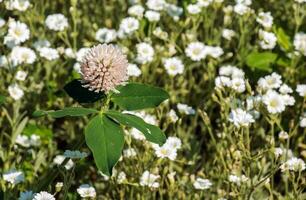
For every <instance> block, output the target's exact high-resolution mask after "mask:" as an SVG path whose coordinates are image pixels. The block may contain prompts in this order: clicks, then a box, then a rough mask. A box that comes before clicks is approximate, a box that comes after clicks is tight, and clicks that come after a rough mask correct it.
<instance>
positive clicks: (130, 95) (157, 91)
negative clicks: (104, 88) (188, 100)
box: [111, 83, 169, 110]
mask: <svg viewBox="0 0 306 200" xmlns="http://www.w3.org/2000/svg"><path fill="white" fill-rule="evenodd" d="M117 89H118V91H119V93H114V94H113V95H112V96H111V100H112V101H113V102H114V103H115V104H117V105H119V106H120V107H121V108H123V109H126V110H140V109H145V108H154V107H156V106H158V105H159V104H160V103H162V102H163V101H165V100H166V99H168V98H169V94H168V93H167V92H166V91H165V90H163V89H161V88H158V87H154V86H149V85H144V84H139V83H128V84H126V85H125V86H120V87H118V88H117Z"/></svg>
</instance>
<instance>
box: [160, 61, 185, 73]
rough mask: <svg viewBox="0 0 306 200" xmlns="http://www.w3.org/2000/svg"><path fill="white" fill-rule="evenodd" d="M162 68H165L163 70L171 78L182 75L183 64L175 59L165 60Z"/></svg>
mask: <svg viewBox="0 0 306 200" xmlns="http://www.w3.org/2000/svg"><path fill="white" fill-rule="evenodd" d="M164 66H165V69H166V70H167V73H168V74H169V75H171V76H175V75H177V74H182V73H183V71H184V64H183V62H182V61H181V60H180V59H179V58H177V57H173V58H167V59H165V61H164Z"/></svg>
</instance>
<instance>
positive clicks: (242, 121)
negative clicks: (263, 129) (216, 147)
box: [229, 108, 255, 128]
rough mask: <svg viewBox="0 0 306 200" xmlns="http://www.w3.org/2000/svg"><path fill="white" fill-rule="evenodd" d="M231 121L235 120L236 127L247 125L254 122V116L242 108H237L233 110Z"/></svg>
mask: <svg viewBox="0 0 306 200" xmlns="http://www.w3.org/2000/svg"><path fill="white" fill-rule="evenodd" d="M229 121H230V122H233V123H234V125H235V126H236V127H238V128H239V127H247V126H249V125H250V123H254V122H255V120H254V118H253V116H252V115H251V114H249V113H247V112H246V111H244V110H242V109H241V108H236V109H234V110H232V111H231V113H230V116H229Z"/></svg>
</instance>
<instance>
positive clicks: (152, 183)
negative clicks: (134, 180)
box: [139, 171, 160, 188]
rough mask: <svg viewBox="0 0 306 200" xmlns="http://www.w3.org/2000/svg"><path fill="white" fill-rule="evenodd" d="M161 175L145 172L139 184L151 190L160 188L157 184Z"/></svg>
mask: <svg viewBox="0 0 306 200" xmlns="http://www.w3.org/2000/svg"><path fill="white" fill-rule="evenodd" d="M159 178H160V176H159V175H155V174H151V173H150V172H149V171H145V172H144V173H143V174H142V176H141V177H140V182H139V184H140V185H141V186H148V187H151V188H158V187H159V183H158V182H156V180H157V179H159Z"/></svg>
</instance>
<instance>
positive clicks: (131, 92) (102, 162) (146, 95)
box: [29, 80, 169, 176]
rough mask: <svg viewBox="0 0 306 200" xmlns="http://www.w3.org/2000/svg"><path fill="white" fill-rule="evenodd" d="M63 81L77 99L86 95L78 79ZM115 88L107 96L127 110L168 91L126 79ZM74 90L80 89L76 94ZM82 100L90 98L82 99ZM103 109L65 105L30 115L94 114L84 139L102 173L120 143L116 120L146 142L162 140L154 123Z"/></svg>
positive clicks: (107, 169) (159, 99)
mask: <svg viewBox="0 0 306 200" xmlns="http://www.w3.org/2000/svg"><path fill="white" fill-rule="evenodd" d="M67 85H68V87H67V86H66V87H65V89H66V91H68V94H69V92H70V94H71V91H73V94H74V95H76V98H77V99H78V100H80V98H81V99H82V100H85V99H86V98H85V96H82V95H84V94H86V92H83V90H84V89H85V90H87V89H86V88H83V87H82V86H81V85H80V82H79V81H78V80H74V81H72V82H70V83H69V84H67ZM80 87H81V88H80ZM67 88H68V89H67ZM118 90H119V92H120V93H115V94H113V95H111V100H112V101H114V102H115V103H116V104H118V105H120V106H121V107H122V108H126V109H128V110H134V109H142V108H153V107H156V106H157V105H159V104H160V103H161V102H162V101H164V100H166V99H167V98H168V97H169V95H168V93H167V92H166V91H164V90H162V89H160V88H157V87H152V86H148V85H143V84H138V83H129V84H127V85H125V86H121V87H119V88H118ZM77 91H81V93H80V95H79V94H78V93H77ZM89 92H90V91H89ZM89 96H90V95H89ZM91 97H93V96H91ZM95 97H97V96H95ZM95 97H93V98H95ZM82 102H84V101H82ZM86 102H91V101H89V100H86ZM106 106H107V105H106ZM104 109H107V108H104ZM104 109H103V111H102V112H100V113H99V114H97V113H98V111H97V110H95V109H90V108H83V107H69V108H63V109H62V110H56V111H53V110H51V111H42V110H38V111H35V112H34V113H33V116H34V117H42V116H45V115H49V116H51V117H53V118H61V117H66V116H71V117H81V116H85V115H90V114H97V115H96V116H95V117H94V118H93V119H92V120H91V121H90V122H89V123H88V125H87V126H86V128H85V139H86V143H87V145H88V147H89V148H90V150H91V151H92V153H93V156H94V159H95V163H96V166H97V167H98V169H99V170H100V171H101V172H102V173H103V174H106V175H109V176H110V175H111V174H112V169H113V167H114V165H115V164H116V163H117V161H118V160H119V158H120V155H121V151H122V148H123V144H124V136H123V131H122V129H121V127H120V126H119V123H120V124H123V125H125V126H129V127H135V128H136V129H138V130H139V131H141V132H142V133H143V134H144V135H145V137H146V139H147V140H148V141H150V142H153V143H156V144H160V145H162V144H163V143H165V141H166V136H165V134H164V133H163V132H162V131H161V130H160V129H159V128H158V127H156V126H154V125H151V124H148V123H146V122H144V121H143V119H141V118H139V117H137V116H134V115H130V114H123V113H120V112H116V111H107V110H104ZM104 113H105V114H104ZM106 115H107V116H108V117H109V118H108V117H107V116H106ZM115 121H116V122H118V123H116V122H115ZM29 128H31V129H32V131H35V130H37V127H33V126H30V127H29Z"/></svg>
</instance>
